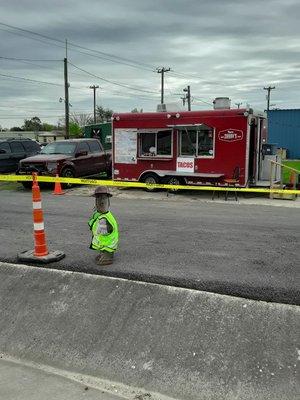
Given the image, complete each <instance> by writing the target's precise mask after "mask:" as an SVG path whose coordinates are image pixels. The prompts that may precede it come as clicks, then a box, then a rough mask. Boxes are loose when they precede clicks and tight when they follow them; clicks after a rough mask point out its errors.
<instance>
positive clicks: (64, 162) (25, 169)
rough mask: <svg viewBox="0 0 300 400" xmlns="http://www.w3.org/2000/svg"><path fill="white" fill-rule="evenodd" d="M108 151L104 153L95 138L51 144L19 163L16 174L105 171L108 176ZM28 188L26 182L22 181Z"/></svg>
mask: <svg viewBox="0 0 300 400" xmlns="http://www.w3.org/2000/svg"><path fill="white" fill-rule="evenodd" d="M111 167H112V162H111V152H110V151H106V152H105V151H104V149H103V147H102V145H101V143H100V142H99V140H97V139H69V140H61V141H57V142H52V143H50V144H47V146H45V147H44V148H43V149H42V150H41V152H40V154H38V155H36V156H33V157H28V158H25V159H24V160H21V161H20V163H19V170H18V174H20V175H21V174H31V173H32V172H37V173H38V174H39V175H47V176H49V175H50V176H51V175H52V176H55V175H56V174H58V175H59V176H62V177H69V178H74V177H81V176H91V175H96V174H99V173H100V172H106V174H107V176H109V177H110V176H111ZM23 184H24V186H25V187H27V185H28V182H23Z"/></svg>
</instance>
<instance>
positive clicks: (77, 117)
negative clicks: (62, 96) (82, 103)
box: [70, 113, 93, 128]
mask: <svg viewBox="0 0 300 400" xmlns="http://www.w3.org/2000/svg"><path fill="white" fill-rule="evenodd" d="M70 122H73V123H74V124H76V125H78V126H80V127H81V128H82V127H84V126H85V125H90V124H92V123H93V119H92V117H91V115H90V114H74V113H73V114H71V115H70Z"/></svg>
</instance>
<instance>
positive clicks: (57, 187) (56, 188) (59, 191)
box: [52, 174, 65, 194]
mask: <svg viewBox="0 0 300 400" xmlns="http://www.w3.org/2000/svg"><path fill="white" fill-rule="evenodd" d="M56 178H59V175H58V174H56ZM52 194H65V192H63V190H62V188H61V184H60V182H55V185H54V191H53V193H52Z"/></svg>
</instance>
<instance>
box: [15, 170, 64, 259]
mask: <svg viewBox="0 0 300 400" xmlns="http://www.w3.org/2000/svg"><path fill="white" fill-rule="evenodd" d="M32 207H33V237H34V249H33V250H27V251H26V250H25V251H22V252H21V253H19V254H18V259H19V260H21V261H26V262H28V261H29V262H39V263H41V262H42V263H50V262H54V261H59V260H61V259H62V258H64V257H65V254H64V253H63V252H62V251H59V250H55V251H52V252H49V251H48V248H47V243H46V235H45V227H44V216H43V210H42V199H41V192H40V187H39V184H38V181H37V174H36V173H33V174H32Z"/></svg>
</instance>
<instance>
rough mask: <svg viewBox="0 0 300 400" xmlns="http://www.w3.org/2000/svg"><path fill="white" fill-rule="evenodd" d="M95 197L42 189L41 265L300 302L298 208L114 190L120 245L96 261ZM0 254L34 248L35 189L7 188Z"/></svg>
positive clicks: (0, 195) (0, 201)
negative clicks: (57, 253)
mask: <svg viewBox="0 0 300 400" xmlns="http://www.w3.org/2000/svg"><path fill="white" fill-rule="evenodd" d="M93 205H94V199H93V198H91V197H88V196H84V195H72V193H69V194H66V195H64V196H53V195H52V194H51V193H49V192H44V193H43V209H44V215H45V225H46V235H47V239H48V247H49V250H50V251H51V250H62V251H64V252H65V253H66V258H65V259H63V260H62V261H60V262H58V263H53V264H49V265H48V266H43V267H42V268H57V269H65V270H71V271H82V272H88V273H93V274H102V275H109V276H118V277H123V278H126V279H135V280H142V281H147V282H155V283H161V284H167V285H173V286H181V287H188V288H194V289H198V290H204V291H210V292H215V293H221V294H229V295H233V296H240V297H245V298H251V299H256V300H265V301H272V302H279V303H289V304H298V305H299V304H300V291H299V282H300V275H299V265H300V255H299V254H300V252H299V237H300V234H299V232H300V229H299V223H300V211H299V208H289V207H272V206H263V205H259V206H258V205H245V204H239V203H236V202H235V201H230V202H204V201H197V199H193V200H192V199H190V198H188V197H185V196H177V197H176V196H171V197H170V198H168V197H166V196H164V197H163V198H162V197H161V196H159V197H157V198H156V196H155V195H152V196H149V197H148V198H146V199H138V198H130V199H126V198H120V197H115V198H114V197H113V198H112V201H111V209H112V212H113V213H114V215H115V216H116V218H117V219H118V221H119V225H120V248H119V251H118V253H117V254H116V256H115V262H114V264H113V265H112V266H106V267H99V266H97V265H96V264H95V261H94V258H95V255H96V253H95V252H93V251H92V250H90V249H89V243H90V232H89V229H88V226H87V221H88V219H89V216H90V214H91V212H92V210H93ZM0 221H1V222H0V260H1V261H9V262H16V261H17V258H16V257H17V253H19V252H20V251H23V250H29V249H32V248H33V239H32V203H31V193H30V192H26V191H18V192H15V191H5V190H3V191H1V192H0Z"/></svg>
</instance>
